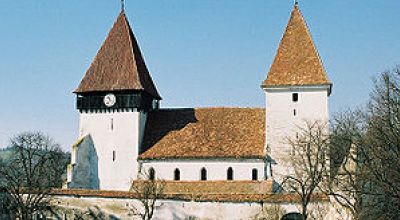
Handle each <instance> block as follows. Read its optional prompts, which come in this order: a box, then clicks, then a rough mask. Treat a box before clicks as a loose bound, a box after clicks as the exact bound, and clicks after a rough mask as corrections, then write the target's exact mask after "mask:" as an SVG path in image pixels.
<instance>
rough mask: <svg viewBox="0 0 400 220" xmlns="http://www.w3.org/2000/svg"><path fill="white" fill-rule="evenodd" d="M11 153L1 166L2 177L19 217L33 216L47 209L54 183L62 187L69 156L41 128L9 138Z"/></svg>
mask: <svg viewBox="0 0 400 220" xmlns="http://www.w3.org/2000/svg"><path fill="white" fill-rule="evenodd" d="M10 149H11V151H12V154H11V157H10V158H9V159H8V160H7V161H4V163H3V166H1V167H0V179H2V182H3V189H4V190H5V193H6V194H7V198H8V199H9V208H10V209H11V210H12V212H14V213H15V215H16V218H18V219H21V220H30V219H32V218H33V215H34V214H37V213H39V214H40V213H42V212H45V211H47V210H48V209H49V208H50V207H49V200H50V197H49V196H48V195H49V193H50V191H51V189H52V187H60V186H61V184H62V178H61V174H62V173H63V171H64V169H65V164H66V162H67V159H66V158H65V153H63V152H62V151H61V150H60V148H59V145H58V144H56V143H54V141H53V140H52V139H50V138H49V137H48V136H45V135H43V134H41V133H39V132H27V133H22V134H19V135H17V136H16V137H14V138H12V139H11V141H10Z"/></svg>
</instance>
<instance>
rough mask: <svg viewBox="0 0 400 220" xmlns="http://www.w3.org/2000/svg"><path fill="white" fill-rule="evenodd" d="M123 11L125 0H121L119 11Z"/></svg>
mask: <svg viewBox="0 0 400 220" xmlns="http://www.w3.org/2000/svg"><path fill="white" fill-rule="evenodd" d="M124 11H125V0H121V12H124Z"/></svg>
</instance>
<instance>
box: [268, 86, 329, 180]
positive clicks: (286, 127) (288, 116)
mask: <svg viewBox="0 0 400 220" xmlns="http://www.w3.org/2000/svg"><path fill="white" fill-rule="evenodd" d="M265 93H266V123H267V124H266V129H267V130H266V143H267V146H268V149H269V155H270V156H271V158H272V160H273V161H274V163H275V164H273V165H272V174H273V178H274V179H275V180H277V181H278V182H280V181H282V178H283V176H285V175H287V174H289V173H291V172H293V171H292V169H291V167H290V166H289V165H288V160H290V159H289V157H290V153H291V147H290V145H289V144H288V140H289V139H291V138H294V137H296V132H297V131H298V130H299V127H302V126H304V125H305V123H306V122H315V121H319V122H321V123H327V122H328V120H329V111H328V88H327V87H326V86H325V87H323V86H321V87H309V88H307V87H297V88H290V87H286V88H277V89H267V90H266V92H265ZM293 93H298V101H297V102H293V101H292V94H293ZM294 111H296V115H294Z"/></svg>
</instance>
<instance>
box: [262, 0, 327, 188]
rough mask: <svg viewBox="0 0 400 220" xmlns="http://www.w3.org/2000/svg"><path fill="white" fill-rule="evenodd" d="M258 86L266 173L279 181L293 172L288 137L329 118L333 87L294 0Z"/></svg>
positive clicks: (292, 136)
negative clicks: (262, 109)
mask: <svg viewBox="0 0 400 220" xmlns="http://www.w3.org/2000/svg"><path fill="white" fill-rule="evenodd" d="M261 87H262V89H263V90H264V92H265V97H266V142H265V143H266V144H267V146H266V148H267V151H268V155H269V163H270V164H269V165H268V167H269V168H270V169H269V172H268V176H269V177H271V176H272V178H273V179H275V180H276V181H278V182H280V181H282V179H283V177H284V176H285V175H287V174H290V173H291V172H292V169H291V167H290V165H289V163H288V162H289V161H290V155H291V146H290V145H289V144H288V139H290V138H294V137H295V136H296V132H297V131H298V129H299V126H302V125H304V123H306V122H315V121H319V122H323V123H325V122H328V120H329V109H328V97H329V95H330V94H331V90H332V83H331V82H330V81H329V79H328V77H327V76H326V73H325V70H324V67H323V65H322V61H321V59H320V57H319V55H318V52H317V49H316V47H315V45H314V43H313V40H312V38H311V35H310V32H309V30H308V28H307V25H306V22H305V21H304V18H303V16H302V14H301V12H300V9H299V6H298V4H297V3H295V6H294V8H293V10H292V12H291V16H290V19H289V22H288V25H287V27H286V30H285V33H284V35H283V37H282V40H281V42H280V45H279V48H278V51H277V54H276V56H275V59H274V61H273V63H272V65H271V68H270V70H269V72H268V74H267V79H266V80H264V81H263V83H262V85H261Z"/></svg>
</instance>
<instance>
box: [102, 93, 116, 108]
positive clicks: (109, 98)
mask: <svg viewBox="0 0 400 220" xmlns="http://www.w3.org/2000/svg"><path fill="white" fill-rule="evenodd" d="M116 101H117V99H116V97H115V95H114V94H111V93H110V94H107V95H106V96H104V104H105V105H106V106H107V107H112V106H113V105H114V104H115V102H116Z"/></svg>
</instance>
